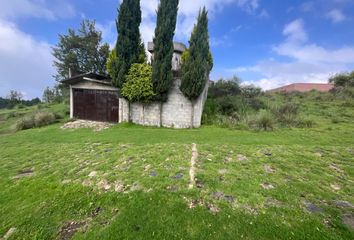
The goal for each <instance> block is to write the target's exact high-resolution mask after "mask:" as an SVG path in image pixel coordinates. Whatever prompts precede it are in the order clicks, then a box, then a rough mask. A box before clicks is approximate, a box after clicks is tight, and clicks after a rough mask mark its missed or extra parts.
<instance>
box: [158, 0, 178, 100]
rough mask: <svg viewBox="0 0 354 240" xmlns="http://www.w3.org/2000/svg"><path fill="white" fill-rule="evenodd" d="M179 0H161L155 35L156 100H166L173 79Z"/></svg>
mask: <svg viewBox="0 0 354 240" xmlns="http://www.w3.org/2000/svg"><path fill="white" fill-rule="evenodd" d="M178 3H179V0H161V2H160V4H159V7H158V11H157V25H156V29H155V37H154V40H153V41H154V60H153V63H152V83H153V89H154V92H155V94H156V100H157V101H161V102H165V101H166V100H167V94H168V90H169V89H170V87H171V85H172V81H173V74H172V57H173V50H174V48H173V36H174V34H175V29H176V22H177V12H178Z"/></svg>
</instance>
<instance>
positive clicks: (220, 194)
mask: <svg viewBox="0 0 354 240" xmlns="http://www.w3.org/2000/svg"><path fill="white" fill-rule="evenodd" d="M224 195H225V194H224V193H223V192H214V193H213V194H212V195H211V197H212V198H213V199H215V200H220V199H221V198H223V197H224Z"/></svg>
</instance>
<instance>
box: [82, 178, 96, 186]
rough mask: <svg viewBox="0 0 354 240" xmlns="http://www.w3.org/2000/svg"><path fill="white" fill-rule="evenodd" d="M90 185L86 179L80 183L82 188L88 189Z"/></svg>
mask: <svg viewBox="0 0 354 240" xmlns="http://www.w3.org/2000/svg"><path fill="white" fill-rule="evenodd" d="M92 185H93V184H92V182H91V181H90V180H88V179H86V180H84V181H83V182H82V186H84V187H90V186H92Z"/></svg>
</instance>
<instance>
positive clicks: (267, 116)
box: [250, 110, 275, 131]
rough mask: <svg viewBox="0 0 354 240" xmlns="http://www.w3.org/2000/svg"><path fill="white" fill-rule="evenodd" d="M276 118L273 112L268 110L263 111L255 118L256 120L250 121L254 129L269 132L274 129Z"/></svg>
mask: <svg viewBox="0 0 354 240" xmlns="http://www.w3.org/2000/svg"><path fill="white" fill-rule="evenodd" d="M274 122H275V120H274V116H273V115H272V113H271V112H269V111H267V110H261V111H260V112H259V113H258V114H257V115H256V117H255V119H254V120H253V121H252V120H251V121H250V125H251V126H252V127H256V128H257V129H259V130H264V131H269V130H273V129H274Z"/></svg>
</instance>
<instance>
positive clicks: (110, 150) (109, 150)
mask: <svg viewBox="0 0 354 240" xmlns="http://www.w3.org/2000/svg"><path fill="white" fill-rule="evenodd" d="M112 151H113V149H112V148H107V149H105V150H104V152H106V153H108V152H112Z"/></svg>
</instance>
